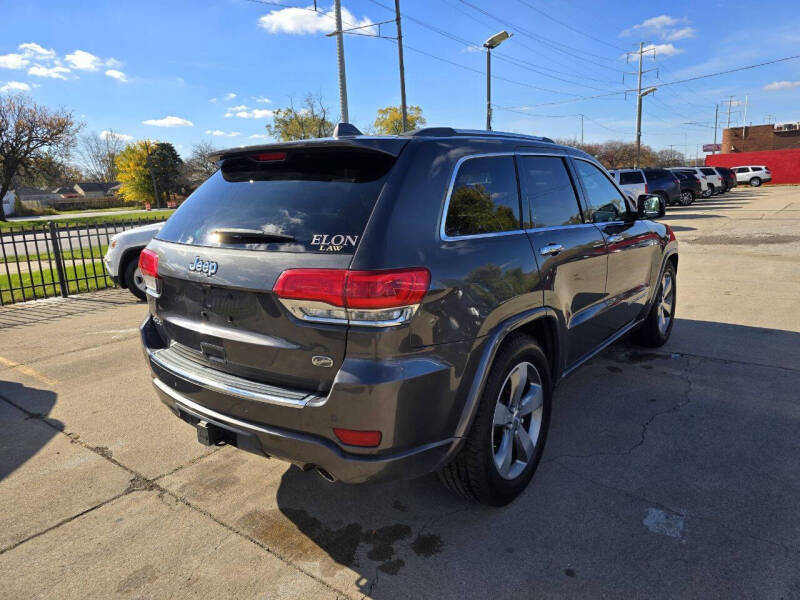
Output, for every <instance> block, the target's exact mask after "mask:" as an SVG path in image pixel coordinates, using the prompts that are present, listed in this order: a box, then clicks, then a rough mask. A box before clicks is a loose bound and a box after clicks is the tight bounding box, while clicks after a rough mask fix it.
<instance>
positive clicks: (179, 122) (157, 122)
mask: <svg viewBox="0 0 800 600" xmlns="http://www.w3.org/2000/svg"><path fill="white" fill-rule="evenodd" d="M142 125H152V126H153V127H193V126H194V123H192V122H191V121H188V120H186V119H181V118H180V117H172V116H167V117H164V118H163V119H147V120H146V121H142Z"/></svg>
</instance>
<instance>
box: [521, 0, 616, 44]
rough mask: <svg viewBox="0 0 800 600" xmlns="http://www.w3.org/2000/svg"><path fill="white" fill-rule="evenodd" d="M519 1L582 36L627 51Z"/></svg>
mask: <svg viewBox="0 0 800 600" xmlns="http://www.w3.org/2000/svg"><path fill="white" fill-rule="evenodd" d="M518 2H519V3H520V4H522V5H524V6H527V7H528V8H530V9H531V10H534V11H536V12H537V13H539V14H540V15H542V16H543V17H545V18H547V19H550V20H551V21H553V22H555V23H558V24H559V25H561V26H562V27H566V28H567V29H569V30H570V31H574V32H575V33H579V34H581V35H582V36H585V37H587V38H589V39H590V40H594V41H595V42H599V43H601V44H605V45H606V46H610V47H611V48H614V49H615V50H619V51H621V52H627V50H626V49H625V48H620V47H619V46H615V45H614V44H609V43H608V42H606V41H605V40H601V39H600V38H596V37H594V36H593V35H590V34H588V33H586V32H585V31H582V30H580V29H576V28H575V27H573V26H572V25H569V24H568V23H564V21H559V20H558V19H556V18H555V17H554V16H552V15H549V14H547V13H546V12H545V11H543V10H540V9H538V8H536V7H535V6H531V5H530V4H528V3H527V2H525V0H518Z"/></svg>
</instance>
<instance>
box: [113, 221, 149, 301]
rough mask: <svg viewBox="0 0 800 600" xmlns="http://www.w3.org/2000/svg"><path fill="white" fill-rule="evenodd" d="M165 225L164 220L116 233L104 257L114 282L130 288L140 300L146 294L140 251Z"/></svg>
mask: <svg viewBox="0 0 800 600" xmlns="http://www.w3.org/2000/svg"><path fill="white" fill-rule="evenodd" d="M163 226H164V223H163V222H161V223H152V224H150V225H143V226H142V227H134V228H133V229H128V230H126V231H121V232H119V233H117V234H115V235H114V236H112V237H111V239H110V240H109V242H108V250H107V251H106V255H105V256H104V257H103V264H104V265H105V267H106V271H108V274H109V275H111V279H113V280H114V283H117V284H119V286H120V287H123V288H127V289H129V290H130V291H131V293H132V294H133V295H134V296H136V297H137V298H139V299H140V300H144V299H145V298H146V296H145V291H144V290H145V285H144V280H143V279H142V273H141V272H140V271H139V252H141V251H142V249H143V248H144V247H145V246H147V244H149V243H150V240H152V239H153V237H155V235H156V234H157V233H158V232H159V231H160V230H161V228H162V227H163Z"/></svg>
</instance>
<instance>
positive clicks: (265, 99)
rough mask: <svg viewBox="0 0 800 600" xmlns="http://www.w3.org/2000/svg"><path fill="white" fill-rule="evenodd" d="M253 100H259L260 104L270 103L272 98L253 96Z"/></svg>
mask: <svg viewBox="0 0 800 600" xmlns="http://www.w3.org/2000/svg"><path fill="white" fill-rule="evenodd" d="M253 100H255V101H256V102H261V103H262V104H272V100H270V99H269V98H267V97H266V96H253Z"/></svg>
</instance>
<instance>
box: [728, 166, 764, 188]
mask: <svg viewBox="0 0 800 600" xmlns="http://www.w3.org/2000/svg"><path fill="white" fill-rule="evenodd" d="M733 171H734V172H735V173H736V181H738V182H740V183H749V184H750V185H751V186H753V187H758V186H760V185H761V184H762V183H764V182H767V181H772V171H770V170H769V169H768V168H767V167H765V166H763V165H762V166H749V167H733Z"/></svg>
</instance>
